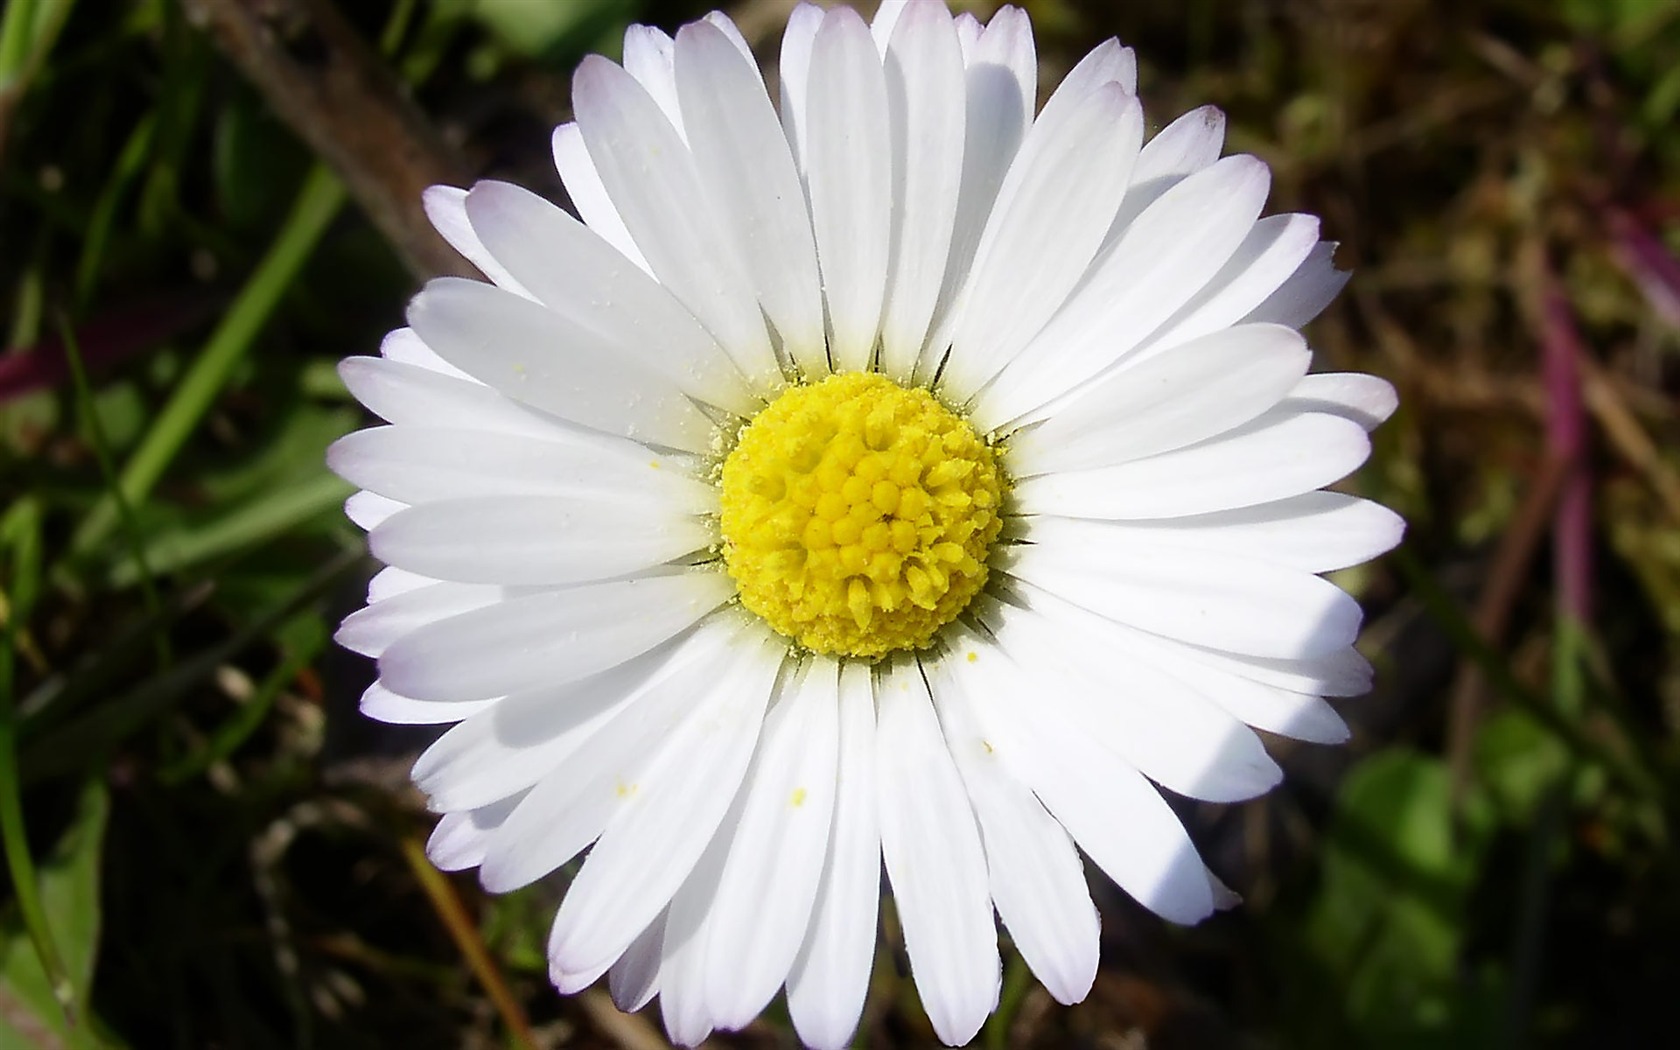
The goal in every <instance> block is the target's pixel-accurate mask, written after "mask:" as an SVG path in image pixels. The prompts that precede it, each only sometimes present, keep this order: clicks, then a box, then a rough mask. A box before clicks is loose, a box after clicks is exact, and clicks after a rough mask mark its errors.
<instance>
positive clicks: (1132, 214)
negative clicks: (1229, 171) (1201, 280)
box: [1108, 106, 1225, 242]
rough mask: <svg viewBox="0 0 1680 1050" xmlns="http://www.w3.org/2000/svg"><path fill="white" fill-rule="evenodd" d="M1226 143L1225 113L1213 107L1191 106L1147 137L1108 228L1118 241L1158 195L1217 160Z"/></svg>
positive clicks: (1109, 235) (1110, 235)
mask: <svg viewBox="0 0 1680 1050" xmlns="http://www.w3.org/2000/svg"><path fill="white" fill-rule="evenodd" d="M1224 145H1225V114H1224V113H1221V112H1220V111H1219V110H1218V109H1216V108H1214V107H1213V106H1203V107H1201V108H1200V109H1193V110H1191V111H1190V112H1188V113H1186V114H1184V115H1183V116H1181V117H1179V118H1178V119H1177V120H1175V121H1173V122H1172V123H1171V124H1168V125H1167V126H1166V127H1164V128H1162V129H1161V131H1160V133H1159V134H1157V135H1156V136H1155V137H1154V138H1152V139H1150V140H1149V141H1148V142H1147V143H1146V144H1145V145H1144V147H1143V153H1142V154H1141V155H1140V156H1139V157H1138V163H1137V166H1136V167H1134V168H1133V169H1132V175H1131V183H1132V184H1131V187H1130V188H1129V189H1128V190H1127V191H1126V199H1125V201H1124V202H1123V203H1122V204H1121V205H1120V211H1119V212H1118V214H1116V215H1115V217H1114V224H1113V225H1112V226H1110V227H1109V232H1108V239H1109V241H1111V242H1112V241H1115V240H1118V239H1119V238H1120V237H1121V236H1122V235H1123V234H1124V233H1125V232H1126V228H1127V227H1129V226H1130V225H1131V224H1132V223H1133V222H1136V221H1137V217H1138V216H1139V215H1141V214H1142V213H1143V212H1144V210H1145V209H1147V208H1148V207H1149V206H1150V205H1151V204H1154V203H1155V202H1156V201H1157V200H1159V199H1160V198H1161V195H1162V194H1164V193H1166V192H1167V191H1168V190H1170V189H1172V188H1173V187H1174V186H1176V185H1178V184H1179V183H1180V182H1182V181H1184V178H1185V177H1186V176H1188V175H1194V174H1195V173H1196V172H1198V171H1201V170H1202V169H1203V168H1206V167H1208V166H1210V165H1211V164H1213V163H1214V162H1215V161H1217V160H1218V159H1219V151H1220V150H1221V149H1223V148H1224Z"/></svg>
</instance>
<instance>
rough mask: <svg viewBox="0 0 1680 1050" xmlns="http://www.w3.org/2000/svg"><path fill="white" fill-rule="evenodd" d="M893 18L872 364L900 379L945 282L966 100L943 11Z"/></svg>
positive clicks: (910, 367)
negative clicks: (888, 186)
mask: <svg viewBox="0 0 1680 1050" xmlns="http://www.w3.org/2000/svg"><path fill="white" fill-rule="evenodd" d="M885 12H886V7H885V5H883V7H882V14H883V15H884V14H885ZM894 19H895V21H896V28H894V29H893V30H892V36H891V38H890V39H891V43H890V44H887V45H886V55H885V63H886V78H887V108H888V111H889V116H890V119H891V122H892V157H893V191H892V273H891V276H890V277H889V279H888V284H887V299H886V312H885V315H884V316H883V317H882V320H881V361H880V365H881V371H883V372H885V373H886V374H887V375H889V376H892V377H894V378H896V379H899V380H900V381H908V380H909V379H910V378H911V376H912V374H913V373H914V371H915V367H916V360H917V358H918V357H919V356H920V354H921V349H922V341H923V340H924V339H925V338H926V337H927V330H928V322H929V321H930V320H931V319H932V317H933V310H934V307H935V306H936V305H937V303H938V301H939V289H940V286H941V284H942V283H943V281H944V278H945V262H946V257H947V256H948V255H949V253H950V248H951V230H952V227H953V226H954V224H955V222H956V217H957V196H958V193H959V191H960V190H961V186H962V170H963V135H964V131H963V121H964V120H965V119H966V117H965V113H966V108H965V107H966V94H965V82H964V74H963V63H962V48H961V47H960V46H959V45H958V43H957V33H956V28H955V24H954V23H953V21H952V19H951V14H950V12H949V11H947V10H946V9H945V5H943V4H911V5H908V6H906V7H904V9H903V10H902V12H901V13H897V14H895V15H894ZM881 24H882V15H877V16H876V20H875V23H874V27H873V28H874V30H875V32H876V34H877V37H876V39H877V41H880V40H881V37H880V35H879V34H880V33H881Z"/></svg>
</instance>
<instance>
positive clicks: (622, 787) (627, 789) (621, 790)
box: [617, 780, 641, 798]
mask: <svg viewBox="0 0 1680 1050" xmlns="http://www.w3.org/2000/svg"><path fill="white" fill-rule="evenodd" d="M640 786H641V785H639V784H626V783H625V782H624V781H622V780H620V781H619V782H618V789H617V794H618V797H619V798H629V797H630V796H631V795H634V794H635V793H636V791H637V789H638V788H639V787H640Z"/></svg>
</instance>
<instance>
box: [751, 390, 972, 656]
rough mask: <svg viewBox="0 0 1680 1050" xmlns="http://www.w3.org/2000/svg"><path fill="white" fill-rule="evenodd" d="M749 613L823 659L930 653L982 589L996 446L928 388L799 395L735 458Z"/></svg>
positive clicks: (784, 399)
mask: <svg viewBox="0 0 1680 1050" xmlns="http://www.w3.org/2000/svg"><path fill="white" fill-rule="evenodd" d="M722 484H723V500H722V502H723V520H722V532H723V557H724V562H725V563H726V564H727V565H728V567H729V575H730V576H732V577H734V578H735V583H736V585H737V586H738V587H739V588H740V592H741V604H743V605H745V606H746V607H747V608H748V609H750V610H752V611H753V612H755V613H757V614H758V615H759V616H761V617H763V618H764V620H765V621H766V622H768V623H769V624H770V626H771V627H773V628H775V629H776V630H777V631H779V632H781V633H782V634H784V635H786V636H788V637H789V638H792V639H793V640H794V641H796V642H798V643H799V644H800V645H802V646H805V647H806V648H808V649H811V650H813V651H815V652H819V653H833V654H838V655H845V656H856V657H865V658H874V657H878V656H882V655H884V654H886V653H889V652H892V651H894V650H898V649H920V648H923V647H925V646H927V645H928V644H929V643H930V642H931V641H932V639H933V635H934V632H936V631H937V630H939V628H940V627H942V626H944V625H945V624H947V623H950V622H951V621H952V620H953V619H955V618H956V617H957V614H959V613H961V612H962V611H963V609H964V608H965V607H966V606H967V605H968V603H969V601H970V600H971V599H972V598H973V597H974V596H975V595H976V594H977V593H979V591H980V588H981V587H982V586H984V585H985V582H986V556H987V553H988V549H989V548H990V547H991V544H992V541H993V540H995V539H996V538H997V534H998V529H999V528H1000V527H1001V520H1000V518H999V517H998V502H999V498H1000V496H1001V495H1002V488H1003V484H1002V479H1001V477H1000V475H999V473H998V469H997V464H996V463H995V461H994V458H993V454H992V450H991V449H990V448H989V447H987V445H986V443H985V442H983V441H981V440H980V439H979V438H978V437H977V436H976V435H975V433H974V431H973V429H972V428H970V427H969V425H968V424H967V423H965V422H964V421H963V420H962V419H960V418H958V417H957V416H956V415H954V414H953V413H952V412H951V411H950V410H949V409H947V408H946V407H945V406H943V405H941V404H940V403H939V402H938V401H936V400H934V398H933V397H932V396H931V395H930V394H928V392H927V391H925V390H919V389H917V390H907V389H905V388H904V387H901V386H899V385H898V384H896V383H894V382H893V381H892V380H890V379H888V378H886V377H885V376H881V375H876V374H874V373H869V372H847V373H843V374H841V375H834V376H830V377H828V378H827V379H824V380H823V381H822V382H820V383H815V384H812V385H810V386H797V387H793V388H791V389H789V390H787V391H786V392H785V393H783V394H782V395H781V396H780V397H778V398H777V399H776V400H775V401H773V402H772V403H771V404H770V405H769V407H767V408H765V409H764V411H762V412H760V413H759V414H758V415H757V416H756V417H755V418H754V419H753V421H752V422H751V423H750V424H748V425H747V427H746V428H745V429H743V430H742V431H741V436H740V440H739V441H738V443H737V444H736V446H735V449H734V451H732V452H731V453H730V454H729V456H728V458H727V459H725V460H724V463H723V481H722Z"/></svg>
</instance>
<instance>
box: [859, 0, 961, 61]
mask: <svg viewBox="0 0 1680 1050" xmlns="http://www.w3.org/2000/svg"><path fill="white" fill-rule="evenodd" d="M921 6H923V7H926V6H928V5H926V4H923V5H921ZM939 6H940V7H943V6H944V5H943V4H941V5H939ZM909 7H910V0H881V6H880V7H877V8H876V9H875V17H874V18H872V19H870V20H869V35H870V36H871V37H872V38H873V39H874V40H875V50H877V51H879V52H880V53H881V55H882V56H883V57H885V55H886V53H887V47H888V45H889V43H890V42H891V41H892V37H893V32H894V31H895V30H896V28H897V26H898V23H899V19H901V18H902V17H903V16H904V14H905V10H906V9H907V8H909Z"/></svg>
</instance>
